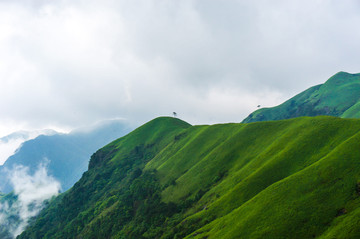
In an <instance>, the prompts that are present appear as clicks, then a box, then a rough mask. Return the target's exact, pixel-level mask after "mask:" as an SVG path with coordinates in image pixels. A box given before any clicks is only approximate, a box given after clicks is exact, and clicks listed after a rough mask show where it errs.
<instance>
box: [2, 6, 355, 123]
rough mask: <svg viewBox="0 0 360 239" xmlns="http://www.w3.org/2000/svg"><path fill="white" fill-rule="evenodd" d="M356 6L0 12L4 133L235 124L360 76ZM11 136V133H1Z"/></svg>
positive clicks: (12, 9)
mask: <svg viewBox="0 0 360 239" xmlns="http://www.w3.org/2000/svg"><path fill="white" fill-rule="evenodd" d="M359 9H360V7H359V2H358V1H356V0H345V1H341V3H340V2H336V1H322V0H318V1H300V0H294V1H284V0H275V1H271V2H270V1H265V0H260V1H250V0H249V1H240V0H229V1H225V2H223V1H221V2H220V1H216V0H209V1H201V0H185V1H163V0H160V1H159V0H134V1H125V0H117V1H115V0H104V1H94V0H88V1H84V0H75V1H68V0H60V1H51V2H49V1H42V0H37V1H25V0H22V1H10V0H4V1H1V2H0V27H1V29H2V31H1V33H0V51H1V52H2V54H1V56H0V84H1V88H0V107H1V109H2V110H1V112H0V119H1V122H0V123H1V124H0V125H3V126H6V127H7V128H11V127H16V125H23V126H24V127H29V128H31V127H37V128H41V127H49V126H50V127H53V126H58V127H70V128H73V127H78V126H79V125H81V124H89V123H91V122H94V121H96V120H99V119H103V118H116V117H121V118H127V119H129V120H130V121H140V122H144V121H147V120H149V119H151V118H153V117H156V116H158V115H167V114H168V115H170V114H171V113H172V112H173V111H176V112H178V114H179V117H181V118H183V119H185V120H187V121H189V122H190V123H213V122H228V121H237V122H240V121H241V120H242V119H243V118H244V117H246V116H247V115H248V114H249V113H250V112H251V111H253V110H255V109H256V106H257V105H259V104H260V105H262V106H272V105H275V104H277V103H280V102H281V101H283V100H285V99H287V98H288V97H291V96H293V95H294V94H296V93H298V92H300V91H302V90H304V89H306V88H307V87H310V86H312V85H315V84H319V83H323V82H324V81H325V80H326V79H327V78H329V77H330V76H331V75H333V74H335V73H336V72H337V71H340V70H344V71H349V72H357V71H360V70H359V68H358V60H357V58H358V57H357V56H358V55H359V51H360V45H359V44H358V42H359V41H360V31H359V30H358V29H357V28H356V26H357V25H359V23H360V15H359V14H358V12H359ZM3 130H5V128H4V129H3Z"/></svg>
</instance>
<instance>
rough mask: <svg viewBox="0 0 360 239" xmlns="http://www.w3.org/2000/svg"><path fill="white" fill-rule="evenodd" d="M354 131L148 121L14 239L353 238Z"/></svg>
mask: <svg viewBox="0 0 360 239" xmlns="http://www.w3.org/2000/svg"><path fill="white" fill-rule="evenodd" d="M359 132H360V120H358V119H341V118H336V117H329V116H320V117H301V118H295V119H290V120H279V121H269V122H256V123H249V124H218V125H203V126H191V125H189V124H187V123H185V122H183V121H181V120H178V119H175V118H164V117H163V118H158V119H155V120H153V121H151V122H149V123H147V124H145V125H144V126H142V127H140V128H138V129H137V130H135V131H133V132H132V133H130V134H129V135H127V136H125V137H123V138H120V139H118V140H116V141H114V142H113V143H111V144H109V145H108V146H106V147H104V148H103V149H101V150H99V151H98V152H97V153H96V154H95V155H94V156H93V157H92V159H91V162H90V167H89V171H88V172H87V173H85V174H84V176H83V178H82V179H81V180H80V181H79V182H78V183H77V184H76V185H75V186H74V187H73V188H72V189H71V190H69V191H68V192H66V193H65V194H63V195H61V198H59V199H58V200H55V202H54V203H51V204H50V206H49V208H48V209H46V210H44V211H43V212H42V214H41V215H40V216H39V218H38V220H37V221H36V222H35V223H34V224H33V225H32V226H31V227H30V228H29V229H28V230H27V231H25V233H23V234H22V235H21V236H20V238H41V237H43V238H54V237H55V238H101V235H102V236H103V237H105V238H183V237H187V238H313V237H320V238H351V237H353V238H356V237H359V236H360V230H359V229H358V222H359V219H358V217H359V215H360V211H359V210H360V195H359V191H360V133H359Z"/></svg>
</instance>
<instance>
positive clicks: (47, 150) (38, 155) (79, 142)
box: [0, 120, 131, 193]
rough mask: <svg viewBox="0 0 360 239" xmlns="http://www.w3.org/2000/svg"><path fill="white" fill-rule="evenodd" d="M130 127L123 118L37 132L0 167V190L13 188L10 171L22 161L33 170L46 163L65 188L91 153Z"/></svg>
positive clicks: (21, 163) (80, 170)
mask: <svg viewBox="0 0 360 239" xmlns="http://www.w3.org/2000/svg"><path fill="white" fill-rule="evenodd" d="M130 131H131V129H130V127H129V126H128V125H127V124H126V123H124V122H123V121H121V120H111V121H106V122H103V123H101V124H99V125H96V126H95V127H91V128H84V129H80V130H76V131H73V132H71V133H69V134H55V135H49V136H46V135H40V136H39V137H37V138H35V139H33V140H29V141H26V142H24V143H23V145H22V146H21V147H20V148H19V149H18V150H17V151H16V153H15V154H14V155H12V156H11V157H9V159H8V160H7V161H6V162H5V164H4V165H3V166H1V167H0V191H2V192H5V193H8V192H10V191H11V190H12V189H13V187H12V185H11V183H10V180H9V174H11V171H13V169H14V167H16V166H17V165H23V166H26V167H29V169H30V170H29V171H30V172H29V173H34V172H35V171H36V170H37V169H38V166H39V164H44V165H46V166H47V168H48V171H49V174H50V175H52V176H54V177H55V178H56V179H57V180H59V181H60V183H61V186H62V189H63V190H64V191H65V190H67V189H69V188H70V187H71V186H73V185H74V183H75V182H76V181H78V180H79V179H80V177H81V175H82V174H83V172H85V171H86V170H87V167H88V163H89V158H90V156H91V154H93V153H94V152H95V151H96V150H97V149H99V148H100V147H103V146H104V145H106V144H108V143H109V142H111V141H113V140H115V139H117V138H118V137H121V136H123V135H125V134H127V133H128V132H130ZM9 172H10V173H9Z"/></svg>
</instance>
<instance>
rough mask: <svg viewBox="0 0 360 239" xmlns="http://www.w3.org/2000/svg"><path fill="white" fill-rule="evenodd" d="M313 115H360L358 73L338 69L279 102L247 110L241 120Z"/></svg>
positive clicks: (348, 116)
mask: <svg viewBox="0 0 360 239" xmlns="http://www.w3.org/2000/svg"><path fill="white" fill-rule="evenodd" d="M317 115H330V116H337V117H342V118H360V74H349V73H346V72H339V73H337V74H335V75H334V76H332V77H331V78H330V79H329V80H328V81H326V82H325V84H321V85H317V86H313V87H311V88H309V89H307V90H305V91H303V92H302V93H300V94H298V95H296V96H294V97H293V98H291V99H289V100H288V101H286V102H284V103H282V104H281V105H278V106H276V107H272V108H262V109H259V110H257V111H255V112H253V113H251V114H250V115H249V116H248V117H247V118H245V119H244V120H243V123H250V122H257V121H270V120H281V119H290V118H295V117H300V116H317Z"/></svg>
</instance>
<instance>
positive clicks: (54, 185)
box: [0, 163, 61, 238]
mask: <svg viewBox="0 0 360 239" xmlns="http://www.w3.org/2000/svg"><path fill="white" fill-rule="evenodd" d="M9 179H10V180H11V183H12V184H13V187H14V192H13V195H12V196H10V197H8V198H7V199H2V200H1V202H0V232H3V231H5V230H7V233H8V234H9V235H11V236H12V237H13V238H15V237H16V236H17V235H19V234H20V233H21V232H22V231H23V230H24V229H25V228H26V226H27V225H28V223H29V220H30V219H31V218H33V217H34V216H36V215H37V214H38V213H39V212H40V210H41V209H43V207H44V202H45V201H46V200H49V199H51V198H52V197H53V196H56V195H58V193H59V192H60V189H61V186H60V183H59V182H58V181H56V180H55V179H54V178H53V177H51V176H49V175H48V174H47V168H46V163H44V164H40V165H39V167H38V169H37V171H36V172H35V173H34V174H32V175H31V174H29V168H28V167H24V166H20V165H19V166H16V167H14V169H13V170H11V171H10V172H9Z"/></svg>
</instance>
